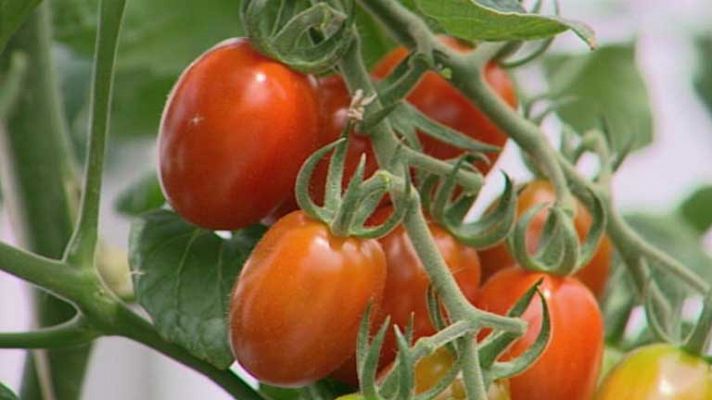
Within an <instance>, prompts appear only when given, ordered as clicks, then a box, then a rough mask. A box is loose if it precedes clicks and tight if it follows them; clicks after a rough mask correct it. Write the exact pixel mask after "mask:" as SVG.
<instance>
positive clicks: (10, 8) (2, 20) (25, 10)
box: [0, 0, 40, 53]
mask: <svg viewBox="0 0 712 400" xmlns="http://www.w3.org/2000/svg"><path fill="white" fill-rule="evenodd" d="M38 4H40V0H0V53H2V51H3V50H4V49H5V45H6V44H7V41H8V40H9V39H10V36H12V34H13V33H15V31H16V30H17V28H19V27H20V25H22V23H23V22H24V21H25V19H26V18H27V17H28V16H29V15H30V13H31V12H32V10H34V9H35V7H36V6H37V5H38Z"/></svg>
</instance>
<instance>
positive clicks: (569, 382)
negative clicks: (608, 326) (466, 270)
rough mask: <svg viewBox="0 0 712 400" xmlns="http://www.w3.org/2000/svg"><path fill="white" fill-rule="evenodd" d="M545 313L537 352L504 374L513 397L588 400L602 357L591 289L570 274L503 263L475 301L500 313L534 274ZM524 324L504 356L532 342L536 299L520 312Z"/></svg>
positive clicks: (536, 330) (598, 316)
mask: <svg viewBox="0 0 712 400" xmlns="http://www.w3.org/2000/svg"><path fill="white" fill-rule="evenodd" d="M542 278H543V283H542V285H541V286H540V288H541V291H542V293H543V294H544V297H545V298H546V301H547V304H548V307H549V311H550V315H551V337H550V339H549V343H548V345H547V347H546V349H545V350H544V353H543V354H542V355H541V357H540V358H539V359H538V360H537V361H536V362H535V363H534V364H533V365H532V366H531V367H530V368H529V369H527V370H526V371H525V372H524V373H522V374H520V375H517V376H515V377H513V378H510V389H511V394H512V399H513V400H540V399H541V400H544V399H546V400H589V399H590V398H591V396H592V395H593V391H594V389H595V387H596V378H597V376H598V371H599V369H600V366H601V359H602V356H603V318H602V316H601V312H600V311H599V309H598V304H597V303H596V299H595V298H594V297H593V295H592V294H591V291H590V290H588V288H586V286H584V285H583V284H581V283H580V282H579V281H578V280H577V279H575V278H572V277H557V276H552V275H548V274H542V273H533V272H528V271H524V270H522V269H520V268H508V269H505V270H502V271H499V272H498V273H497V274H495V275H494V276H493V277H492V278H491V279H490V280H489V281H487V282H486V283H485V284H484V286H482V289H481V291H480V293H479V294H478V296H477V302H476V304H477V306H478V307H479V308H481V309H483V310H486V311H491V312H494V313H497V314H500V315H504V314H506V313H507V311H508V310H509V309H510V308H511V307H512V306H513V305H514V304H515V303H516V301H517V300H518V299H519V298H520V297H521V296H522V295H523V294H524V293H525V292H526V291H527V290H528V289H529V288H531V287H532V286H533V285H534V284H535V283H536V282H537V281H538V280H539V279H542ZM522 318H524V320H525V321H527V322H528V323H529V329H528V330H527V332H526V333H525V334H524V336H523V337H522V338H520V339H518V340H517V341H516V342H514V343H513V345H512V347H510V349H509V351H508V353H507V355H506V356H508V357H516V356H518V355H520V354H522V353H523V352H524V351H526V350H527V349H528V348H529V347H530V346H531V345H532V344H533V343H534V341H535V339H536V337H537V335H538V334H539V330H540V329H541V322H542V309H541V303H540V302H539V301H538V300H537V299H534V300H533V302H532V303H531V304H530V305H529V308H527V310H526V311H525V312H524V314H523V315H522Z"/></svg>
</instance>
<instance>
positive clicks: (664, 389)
mask: <svg viewBox="0 0 712 400" xmlns="http://www.w3.org/2000/svg"><path fill="white" fill-rule="evenodd" d="M595 398H596V400H614V399H615V400H618V399H626V400H649V399H655V400H658V399H660V400H663V399H664V400H710V399H712V366H710V364H708V363H706V362H705V361H704V360H702V359H700V358H698V357H695V356H693V355H690V354H688V353H686V352H684V351H683V350H680V349H678V348H676V347H674V346H672V345H669V344H654V345H649V346H645V347H641V348H639V349H636V350H634V351H633V352H632V353H630V354H628V355H627V356H626V357H625V358H624V359H623V361H621V362H620V363H619V364H618V365H617V366H616V367H614V368H613V370H612V371H611V372H610V373H609V374H608V376H606V378H605V379H604V381H603V383H602V384H601V387H600V388H599V390H598V393H597V394H596V397H595Z"/></svg>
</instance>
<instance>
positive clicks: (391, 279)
mask: <svg viewBox="0 0 712 400" xmlns="http://www.w3.org/2000/svg"><path fill="white" fill-rule="evenodd" d="M391 212H392V210H391V208H390V207H387V208H382V209H380V210H379V211H377V212H376V213H375V214H374V216H373V217H372V218H371V221H373V222H376V223H377V222H382V221H384V220H385V219H386V218H387V216H388V215H390V213H391ZM429 228H430V233H431V234H432V235H433V239H434V240H435V244H436V245H437V246H438V249H439V250H440V254H442V256H443V258H444V259H445V263H446V264H447V266H448V268H449V269H450V272H451V273H452V275H453V277H454V278H455V280H456V281H457V284H458V286H459V287H460V290H461V291H462V293H463V294H464V295H465V297H466V298H467V299H469V300H470V301H472V302H474V300H475V296H476V295H477V289H478V287H479V284H480V263H479V259H478V257H477V252H476V251H475V250H474V249H472V248H471V247H468V246H465V245H464V244H462V243H460V242H458V241H457V239H455V238H454V237H453V236H452V235H450V234H449V233H448V232H447V231H445V229H443V228H441V227H440V226H438V225H437V224H435V223H433V222H430V223H429ZM379 242H380V243H381V246H382V247H383V250H384V252H385V255H386V265H387V269H388V273H387V278H386V287H385V290H384V292H383V298H382V300H381V306H380V312H379V313H378V314H377V316H376V318H375V320H374V329H377V328H378V327H380V325H381V324H382V323H383V322H384V321H385V320H386V317H387V316H390V318H391V319H390V322H391V324H393V325H398V327H400V329H401V331H402V332H405V329H406V327H407V326H408V323H409V322H410V319H411V315H412V316H413V338H414V340H417V339H418V338H420V337H423V336H429V335H432V334H434V333H435V328H434V327H433V325H432V323H431V322H430V317H429V315H428V304H427V293H428V287H429V286H430V277H429V276H428V273H427V272H426V271H425V268H424V267H423V264H422V263H421V261H420V258H418V255H417V253H416V252H415V249H414V248H413V244H412V243H411V241H410V238H409V237H408V234H407V232H406V230H405V228H404V227H403V226H399V227H397V228H396V229H394V230H393V231H392V232H391V233H389V234H388V235H386V236H384V237H382V238H381V239H379ZM396 352H397V344H396V340H395V335H394V334H393V330H392V329H389V330H388V331H387V333H386V337H385V340H384V342H383V347H382V349H381V360H380V365H381V366H383V365H386V364H388V363H389V362H391V361H392V360H393V359H394V358H395V356H396ZM332 376H334V377H335V378H337V379H339V380H342V381H344V382H347V383H351V384H355V383H356V382H357V379H356V362H355V359H354V358H351V359H350V360H349V361H348V362H347V364H345V365H344V366H342V367H341V368H339V370H338V371H336V373H335V374H334V375H332Z"/></svg>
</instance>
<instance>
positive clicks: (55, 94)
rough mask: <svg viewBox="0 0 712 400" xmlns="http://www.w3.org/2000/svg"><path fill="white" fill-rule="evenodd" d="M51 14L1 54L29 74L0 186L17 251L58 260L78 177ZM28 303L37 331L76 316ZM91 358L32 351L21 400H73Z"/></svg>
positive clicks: (50, 303)
mask: <svg viewBox="0 0 712 400" xmlns="http://www.w3.org/2000/svg"><path fill="white" fill-rule="evenodd" d="M49 7H50V3H48V2H44V3H43V4H41V5H40V6H39V7H38V8H37V10H36V11H35V13H34V14H33V15H32V17H31V18H30V19H29V20H28V21H27V22H26V23H25V25H24V26H23V27H22V28H21V29H20V30H19V31H18V32H17V34H16V35H15V36H14V37H13V39H12V41H11V42H10V43H9V45H8V48H7V49H6V50H5V54H13V53H14V52H21V53H23V54H25V55H26V56H27V70H26V73H25V79H24V80H23V82H22V84H23V89H22V91H21V92H20V96H19V97H18V98H17V101H16V104H15V106H14V107H13V109H12V110H11V111H10V112H9V114H8V116H7V120H6V121H4V122H6V125H5V128H6V129H4V130H3V129H0V131H3V132H0V135H1V136H2V137H1V138H0V142H1V143H0V148H1V150H2V154H1V155H0V163H1V165H0V172H2V174H3V176H2V179H0V181H2V184H3V194H4V196H5V200H6V201H5V204H4V205H5V206H6V207H7V208H6V209H7V210H8V211H9V213H10V216H11V222H12V223H13V230H14V232H15V234H16V235H17V237H18V239H19V240H20V242H21V243H22V246H23V247H25V248H27V249H28V250H31V251H33V252H34V253H36V254H40V255H42V256H44V257H49V258H55V259H59V258H61V257H62V254H63V251H64V248H65V247H66V244H67V241H68V239H69V237H70V235H71V232H72V220H73V218H74V212H75V209H76V208H75V206H76V204H75V192H74V191H75V190H76V175H75V174H74V170H73V167H74V165H73V160H74V157H73V155H72V154H71V152H70V149H69V138H68V135H67V134H66V129H65V119H64V115H63V109H62V102H61V98H60V91H59V82H58V79H57V76H56V74H55V66H54V60H53V58H52V51H51V49H52V32H51V16H50V8H49ZM56 267H57V268H55V269H53V270H52V271H51V272H50V274H49V276H52V275H53V274H55V273H60V272H59V270H60V269H61V266H59V265H56ZM33 300H34V308H35V313H36V317H37V318H36V322H37V324H38V325H39V326H54V325H57V324H61V323H63V322H65V321H67V320H69V319H71V318H72V317H73V316H74V315H75V313H76V311H75V309H74V308H73V307H71V306H69V305H67V304H65V303H64V302H62V301H59V300H57V299H56V298H54V297H52V296H50V295H49V294H47V293H46V292H44V291H36V292H35V293H34V296H33ZM89 350H90V348H89V346H79V347H67V348H62V349H53V350H50V351H33V352H32V356H30V357H28V358H27V362H26V363H25V373H24V378H23V383H22V388H21V390H20V393H19V394H20V397H21V398H22V399H29V400H33V399H42V398H45V399H47V398H60V399H62V400H64V399H69V400H71V399H77V398H79V397H80V393H81V388H82V379H83V376H84V372H85V369H86V365H87V360H88V357H89ZM38 361H39V362H38ZM38 371H39V372H38ZM40 382H42V383H40Z"/></svg>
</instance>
